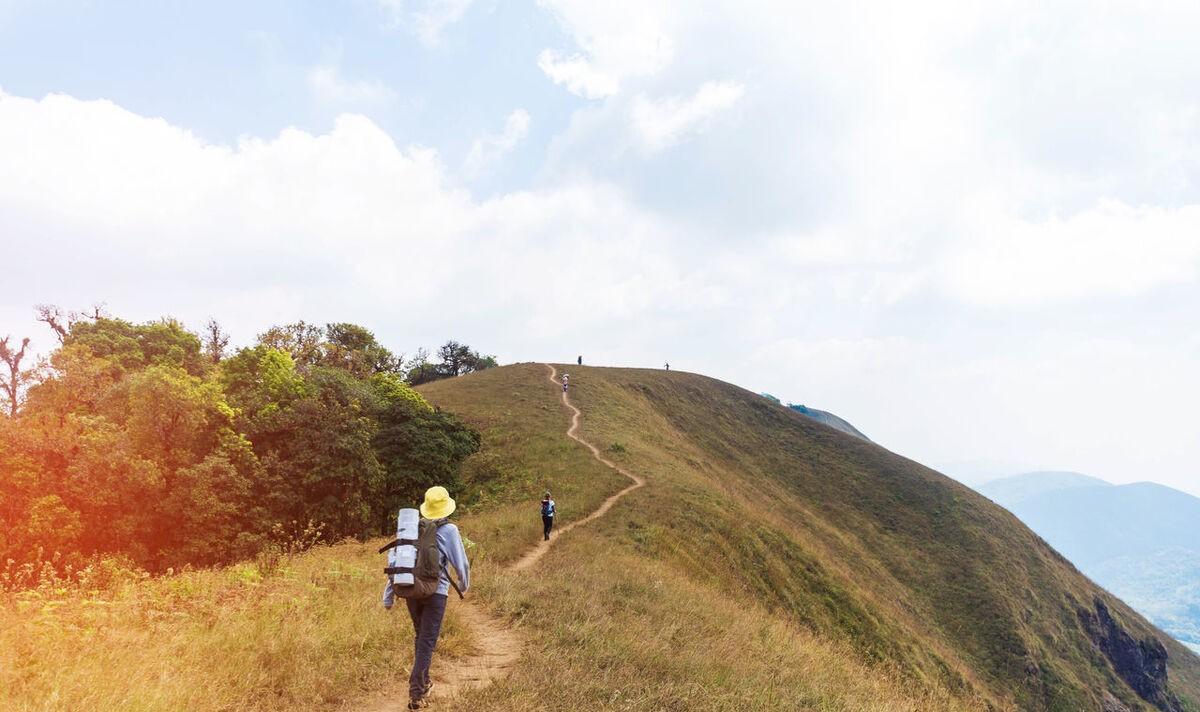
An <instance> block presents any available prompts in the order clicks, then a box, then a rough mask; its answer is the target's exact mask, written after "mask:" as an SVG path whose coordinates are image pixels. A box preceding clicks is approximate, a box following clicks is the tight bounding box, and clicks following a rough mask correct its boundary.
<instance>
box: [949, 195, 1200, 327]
mask: <svg viewBox="0 0 1200 712" xmlns="http://www.w3.org/2000/svg"><path fill="white" fill-rule="evenodd" d="M971 228H973V229H974V234H967V235H964V236H963V237H962V239H960V240H959V241H958V242H957V243H956V244H955V245H954V246H952V247H951V248H950V251H949V253H948V255H947V257H946V259H945V260H944V262H943V263H942V265H941V266H940V272H941V279H942V283H943V284H944V285H945V288H946V289H947V290H948V291H949V293H950V294H951V295H952V296H954V297H956V298H960V299H963V300H965V301H967V302H970V303H973V304H980V305H985V306H1034V307H1044V306H1046V305H1047V304H1051V303H1054V302H1059V301H1077V300H1081V299H1087V298H1091V297H1124V296H1131V295H1137V294H1141V293H1144V292H1147V291H1149V290H1152V289H1155V288H1159V287H1164V286H1169V285H1179V284H1194V283H1195V282H1196V281H1197V278H1198V276H1200V205H1188V206H1183V207H1179V208H1160V207H1152V206H1141V207H1132V206H1129V205H1126V204H1124V203H1121V202H1119V201H1111V200H1110V201H1104V202H1102V203H1100V204H1099V205H1098V206H1096V207H1094V208H1091V209H1088V210H1085V211H1082V212H1079V213H1077V214H1075V215H1072V216H1070V217H1068V218H1060V217H1050V218H1047V219H1045V220H1040V221H1035V220H1027V219H1019V218H1014V217H1009V216H1004V215H1000V214H996V213H994V212H993V213H984V214H983V215H977V216H975V219H974V220H973V224H972V225H971Z"/></svg>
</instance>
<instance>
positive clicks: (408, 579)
mask: <svg viewBox="0 0 1200 712" xmlns="http://www.w3.org/2000/svg"><path fill="white" fill-rule="evenodd" d="M420 522H421V512H420V510H417V509H412V508H408V509H401V510H400V514H399V515H397V517H396V538H397V539H405V540H409V541H416V540H417V532H418V531H420V529H419V525H420ZM416 564H417V547H415V546H413V545H411V544H401V545H400V546H397V547H395V548H393V549H392V550H391V551H390V552H388V566H394V567H402V568H409V569H411V568H412V567H413V566H416ZM413 583H415V579H414V578H413V575H412V574H411V573H407V574H392V584H394V585H396V586H411V585H413Z"/></svg>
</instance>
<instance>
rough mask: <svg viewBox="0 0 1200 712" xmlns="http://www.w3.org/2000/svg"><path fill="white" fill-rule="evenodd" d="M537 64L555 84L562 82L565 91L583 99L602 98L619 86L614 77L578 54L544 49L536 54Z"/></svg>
mask: <svg viewBox="0 0 1200 712" xmlns="http://www.w3.org/2000/svg"><path fill="white" fill-rule="evenodd" d="M537 64H538V68H539V69H541V70H542V71H543V72H545V74H546V76H548V77H550V79H552V80H553V81H554V83H555V84H562V85H563V86H565V87H566V88H567V91H569V92H571V93H572V94H575V95H577V96H581V97H583V98H585V99H603V98H604V97H606V96H612V95H613V94H616V93H617V91H618V90H619V89H620V88H621V84H620V81H619V80H618V79H617V78H616V77H613V76H609V75H608V74H605V73H604V72H602V71H600V70H598V69H596V68H595V67H594V66H593V64H592V62H591V61H590V60H588V59H587V58H586V57H584V56H583V55H580V54H573V55H571V56H569V57H564V56H562V55H561V54H559V53H558V52H556V51H555V50H552V49H544V50H542V52H541V53H540V54H539V55H538V60H537Z"/></svg>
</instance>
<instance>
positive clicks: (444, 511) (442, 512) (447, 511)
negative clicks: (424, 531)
mask: <svg viewBox="0 0 1200 712" xmlns="http://www.w3.org/2000/svg"><path fill="white" fill-rule="evenodd" d="M457 506H458V505H457V504H456V503H455V502H454V500H453V499H447V500H446V503H445V504H444V505H442V506H441V507H430V506H429V503H428V502H422V503H421V516H422V517H425V518H426V519H445V518H446V517H448V516H450V515H451V514H454V508H455V507H457Z"/></svg>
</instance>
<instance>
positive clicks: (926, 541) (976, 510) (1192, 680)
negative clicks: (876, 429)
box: [423, 365, 1200, 710]
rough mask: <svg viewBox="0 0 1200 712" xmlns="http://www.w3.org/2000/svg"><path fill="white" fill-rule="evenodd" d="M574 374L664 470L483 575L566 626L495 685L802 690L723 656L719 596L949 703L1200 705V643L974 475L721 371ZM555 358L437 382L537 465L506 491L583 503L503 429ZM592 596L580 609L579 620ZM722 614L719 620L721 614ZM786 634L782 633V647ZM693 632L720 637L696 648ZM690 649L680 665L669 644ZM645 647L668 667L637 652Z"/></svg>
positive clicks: (499, 597) (619, 448) (529, 531)
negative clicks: (1156, 619)
mask: <svg viewBox="0 0 1200 712" xmlns="http://www.w3.org/2000/svg"><path fill="white" fill-rule="evenodd" d="M571 374H572V397H573V398H574V400H575V402H576V404H577V405H578V406H579V407H580V409H581V410H582V412H583V425H582V428H581V434H582V435H583V436H584V437H585V438H587V439H588V440H589V441H591V442H593V443H596V444H599V445H600V446H601V447H602V448H603V449H604V450H605V453H606V455H607V456H609V457H610V458H611V459H613V460H614V461H616V462H617V463H618V464H620V465H622V466H623V467H626V468H627V469H630V470H631V471H635V472H638V473H640V474H641V475H642V476H644V477H645V479H646V480H647V485H646V487H645V488H643V489H642V490H641V491H639V493H638V495H637V497H636V501H629V502H624V503H622V504H619V505H618V506H617V507H614V508H613V510H612V512H611V513H610V514H609V515H608V516H606V517H605V518H604V519H603V520H601V521H599V522H597V523H596V524H595V525H594V526H592V527H589V529H586V530H580V531H579V532H577V533H573V534H572V535H571V537H574V540H564V541H563V542H562V546H560V547H559V548H558V550H557V551H555V552H553V553H552V554H550V555H549V556H548V557H547V559H546V561H545V562H543V564H542V565H543V566H545V567H546V572H547V574H546V577H545V578H542V577H541V576H535V577H534V578H533V580H513V579H512V578H511V577H510V576H507V575H501V576H497V577H496V579H495V580H493V581H492V582H488V583H484V584H483V586H485V587H486V588H485V590H484V594H485V595H486V596H487V597H488V598H490V599H492V600H493V601H495V602H496V603H497V604H498V610H499V611H501V612H507V613H508V614H509V615H512V616H513V617H515V618H516V619H517V620H518V621H522V622H525V623H530V624H533V626H534V631H533V632H534V635H535V637H536V636H538V635H539V633H540V632H539V631H538V630H537V628H536V626H537V624H538V623H537V622H538V621H545V620H547V616H548V619H549V620H550V621H554V623H553V624H552V625H553V627H554V630H555V634H554V635H549V636H545V637H543V638H542V639H541V645H542V646H544V647H543V649H544V650H546V651H547V653H548V655H549V657H548V658H546V659H542V660H539V661H537V662H538V665H537V667H538V668H539V669H541V668H542V667H543V666H544V667H545V670H542V671H541V672H539V673H536V675H535V673H532V672H523V673H518V674H517V675H515V676H514V677H515V678H516V679H514V680H511V681H509V682H506V683H503V684H501V685H498V686H495V690H496V691H495V692H494V694H497V695H502V694H504V693H503V689H504V688H508V689H509V690H510V691H512V690H519V689H527V685H528V684H529V683H530V682H533V681H534V680H529V679H522V677H523V676H524V675H535V679H536V680H541V681H542V682H543V683H544V685H543V687H554V686H556V685H559V684H560V683H559V682H556V681H561V680H572V679H575V677H574V676H573V675H572V674H570V670H571V669H573V668H572V666H579V665H583V666H584V667H585V668H593V666H599V667H598V669H600V670H604V671H605V673H604V674H603V675H602V679H601V680H596V679H594V678H591V679H589V680H588V681H587V682H586V683H583V682H582V680H583V679H586V678H580V679H581V682H580V684H586V685H587V686H588V687H591V688H599V689H598V690H597V691H599V690H607V692H605V693H604V694H613V693H614V692H615V691H617V690H619V691H620V692H621V694H630V695H633V696H634V698H635V699H640V700H641V701H642V702H643V703H645V704H649V701H650V697H649V696H650V695H652V693H651V692H650V691H649V690H651V689H657V686H658V685H660V684H663V683H664V681H666V682H668V683H670V684H669V686H670V687H671V689H674V690H676V694H678V690H680V689H683V688H684V687H686V686H687V685H688V684H693V685H694V684H696V680H695V679H694V678H691V679H690V681H689V675H690V674H691V672H695V670H696V666H697V665H700V666H701V667H702V668H703V669H704V670H705V671H706V674H705V679H706V680H707V681H708V682H707V684H705V685H703V686H702V690H701V691H697V692H696V693H695V694H694V695H693V696H692V698H691V699H695V700H696V702H697V704H700V703H701V702H702V701H704V702H707V703H711V702H712V700H713V699H714V698H716V697H719V696H720V695H723V694H730V695H732V696H733V698H734V699H736V698H737V697H738V696H740V695H741V694H744V692H739V691H744V690H746V689H758V688H760V687H761V686H762V685H764V684H765V685H767V688H766V689H767V690H768V691H776V692H777V693H778V694H787V689H788V686H785V685H783V684H782V683H781V681H780V680H779V679H777V678H776V676H778V675H779V674H780V673H779V672H771V673H769V674H768V673H767V672H766V671H763V672H760V673H759V672H756V673H753V674H755V675H763V677H762V678H755V679H756V682H755V684H754V685H743V684H742V683H740V682H739V683H731V682H730V678H731V677H734V676H735V675H739V674H741V675H747V674H751V673H749V672H748V671H746V670H743V669H741V668H739V667H738V666H744V665H746V664H747V660H746V659H745V658H747V657H753V656H738V660H736V661H732V660H728V659H711V658H710V657H709V655H711V653H712V651H711V650H710V649H709V648H708V647H707V646H706V645H702V644H700V643H699V642H698V641H705V640H707V639H708V638H709V637H710V636H712V635H714V634H716V631H720V630H727V629H728V628H729V627H730V623H729V622H728V621H724V620H723V618H724V616H726V615H731V613H729V611H733V610H736V611H737V612H738V616H739V621H743V620H744V617H745V616H751V617H752V620H762V621H770V622H771V625H776V624H780V623H782V624H783V625H786V626H791V625H798V626H801V627H802V628H804V629H807V630H809V631H811V633H812V634H813V635H815V636H816V637H815V638H812V639H811V640H812V643H811V645H814V646H816V645H818V641H819V645H821V646H825V645H831V644H832V645H835V646H845V647H844V649H845V650H848V651H852V653H853V657H854V658H855V659H856V660H858V661H861V662H863V663H864V664H866V665H868V666H869V667H870V669H871V670H874V671H876V672H878V673H879V674H880V675H882V676H883V677H882V678H881V679H886V680H896V681H899V683H898V684H899V685H901V687H902V689H903V690H904V694H906V695H909V696H911V695H927V696H929V699H937V700H940V702H939V704H944V705H950V706H953V707H964V708H965V707H973V706H974V707H978V706H988V705H991V706H993V707H997V708H1016V709H1026V710H1037V709H1061V710H1088V709H1097V710H1099V709H1101V708H1102V705H1104V704H1105V701H1106V700H1108V701H1109V704H1110V708H1111V709H1119V707H1116V706H1113V705H1115V704H1118V701H1119V704H1121V705H1124V706H1125V707H1127V708H1128V709H1154V708H1158V709H1197V708H1196V706H1195V702H1194V700H1198V699H1200V661H1198V660H1197V658H1196V657H1195V656H1193V655H1191V654H1190V653H1189V652H1187V651H1186V649H1185V648H1184V647H1183V646H1181V645H1179V644H1177V643H1175V642H1174V641H1172V640H1170V639H1169V638H1167V637H1166V636H1165V635H1163V634H1161V633H1160V632H1159V631H1157V630H1155V629H1153V628H1152V627H1151V626H1150V625H1149V624H1148V623H1146V622H1145V621H1144V620H1143V619H1142V618H1141V617H1139V616H1138V615H1137V614H1136V613H1134V612H1133V611H1132V610H1130V609H1129V608H1128V607H1127V606H1125V605H1124V604H1122V603H1121V602H1120V601H1118V600H1115V599H1113V598H1112V597H1111V596H1109V595H1108V594H1107V593H1105V592H1104V591H1102V590H1101V589H1099V588H1098V587H1096V586H1095V585H1094V584H1092V583H1091V582H1089V581H1088V580H1087V579H1086V578H1084V577H1083V576H1082V575H1080V574H1079V573H1078V572H1077V571H1075V569H1074V568H1073V567H1071V566H1070V565H1069V564H1068V563H1067V562H1066V561H1064V560H1063V559H1062V558H1061V557H1060V556H1059V555H1058V554H1057V553H1055V552H1054V551H1053V550H1051V549H1050V548H1049V547H1048V546H1047V545H1046V544H1045V543H1044V542H1042V541H1041V540H1040V539H1039V538H1038V537H1037V536H1036V535H1034V534H1033V533H1032V532H1030V531H1029V530H1028V529H1027V528H1026V527H1024V526H1023V525H1022V524H1020V523H1019V522H1018V521H1017V520H1016V519H1015V518H1014V517H1013V516H1012V515H1010V514H1009V513H1008V512H1006V511H1004V510H1003V509H1001V508H1000V507H997V506H996V505H994V504H992V503H991V502H989V501H987V500H986V499H985V498H983V497H981V496H979V495H977V494H976V493H974V492H972V491H971V490H969V489H968V488H966V487H964V486H961V485H959V484H957V483H955V482H953V481H951V480H949V479H947V478H945V477H943V476H941V475H939V474H937V473H936V472H933V471H931V470H929V469H927V468H924V467H922V466H920V465H918V464H916V463H914V462H911V461H909V460H906V459H904V458H902V457H899V456H897V455H894V454H892V453H890V452H887V451H886V450H883V449H882V448H879V447H877V446H875V445H872V444H870V443H868V442H864V441H862V440H860V439H857V438H853V437H850V436H847V435H845V434H843V433H840V432H837V431H835V430H833V429H831V428H828V427H825V426H823V425H820V424H818V423H815V422H813V421H811V420H809V419H808V418H805V417H803V416H801V415H799V414H796V413H791V412H789V411H787V410H786V409H781V408H776V407H773V406H772V405H771V404H770V403H768V402H766V401H764V400H763V399H762V398H760V397H758V396H756V395H754V394H751V393H749V392H747V391H744V390H742V389H740V388H737V387H735V386H731V385H729V384H725V383H721V382H718V381H715V380H712V379H709V378H705V377H702V376H696V375H692V374H686V373H678V372H670V373H667V372H660V371H647V370H627V369H602V368H588V367H583V368H579V367H576V366H572V367H571ZM544 378H545V375H544V370H543V369H542V367H540V366H537V365H522V366H514V367H509V368H504V369H499V370H497V371H494V372H485V373H481V374H476V375H473V376H471V377H467V378H462V379H456V380H454V381H444V382H439V383H436V384H432V386H430V387H427V388H425V389H423V393H424V394H425V395H426V397H428V398H429V399H430V400H431V401H433V402H434V403H437V404H438V405H440V406H442V407H444V408H447V409H448V410H451V411H454V412H456V413H458V414H460V415H462V416H463V417H465V418H466V419H468V420H469V421H472V422H474V423H476V424H477V425H478V426H479V427H481V428H482V429H483V431H484V433H485V438H484V440H485V443H484V451H483V452H482V453H481V454H480V455H479V456H477V457H478V458H480V459H481V460H489V459H490V461H491V462H492V463H493V464H494V465H495V464H500V463H502V464H503V466H502V469H506V470H508V471H511V472H519V473H523V475H524V477H525V482H524V484H522V485H521V487H519V488H517V489H516V490H512V489H510V490H508V492H507V494H506V495H505V497H512V498H513V500H512V501H517V499H519V498H520V495H524V498H525V501H526V502H531V501H533V500H535V499H536V495H537V493H538V492H537V491H538V490H539V489H540V488H541V487H542V486H546V485H548V486H550V487H551V488H552V489H554V490H555V498H556V500H558V502H559V504H560V508H564V509H566V510H567V511H569V508H570V507H571V506H572V501H573V498H574V497H575V496H576V494H575V493H572V492H570V491H569V490H568V491H567V492H566V493H565V494H564V491H563V490H562V488H560V487H557V486H556V485H555V483H554V479H555V476H554V475H553V474H551V473H546V472H542V471H540V469H541V468H543V467H545V466H546V465H547V460H546V459H544V458H542V457H540V456H539V454H538V453H537V452H534V451H529V450H527V449H526V448H525V447H524V446H523V445H522V444H521V443H518V442H514V441H512V440H511V439H506V438H504V437H499V438H497V437H495V435H489V429H495V428H500V429H503V428H506V427H511V423H512V422H513V420H512V419H513V418H519V417H521V411H522V410H523V408H522V407H521V404H522V403H523V402H524V401H525V399H526V398H528V397H529V394H531V393H537V392H539V390H540V389H544V386H543V385H541V383H540V382H539V381H541V380H542V379H544ZM506 424H508V425H506ZM485 480H486V478H483V479H474V480H473V481H478V482H484V481H485ZM599 481H600V480H599V479H597V482H599ZM613 486H614V485H612V484H607V485H604V487H606V488H607V489H609V490H611V488H612V487H613ZM519 490H523V491H519ZM496 511H511V509H506V508H503V507H501V508H498V509H497V510H496ZM488 517H491V518H488ZM496 517H499V519H495V518H496ZM521 517H523V519H521V518H519V519H516V520H510V519H509V518H508V515H503V516H501V515H483V517H481V519H480V520H479V522H480V524H482V523H483V522H485V521H487V522H489V524H488V525H487V526H484V527H483V529H484V530H485V531H483V532H482V536H481V537H480V538H481V540H482V541H483V542H484V544H485V548H491V547H493V546H495V547H498V553H497V554H496V555H497V556H499V557H500V558H501V560H503V559H504V558H505V557H506V556H512V555H513V554H512V553H507V554H506V553H504V552H503V549H504V546H505V545H504V544H503V543H502V542H503V541H504V540H506V539H509V538H511V537H512V536H513V535H516V536H518V537H524V538H526V540H528V539H529V538H532V536H534V532H535V531H536V526H537V523H536V516H534V514H533V513H530V514H528V515H524V514H523V515H521ZM501 520H502V521H501ZM472 524H473V522H472V521H471V520H469V519H468V520H465V521H464V527H465V528H466V527H470V526H471V525H472ZM497 524H499V526H497ZM468 531H471V530H470V529H468ZM510 532H512V534H510ZM518 532H519V533H518ZM493 541H494V542H495V544H493V543H492V542H493ZM489 555H490V554H489ZM631 573H632V574H633V575H632V576H631ZM482 580H484V581H486V580H487V579H486V578H484V579H482ZM581 582H587V586H586V587H584V588H580V587H579V584H580V583H581ZM597 591H599V592H601V593H604V592H607V593H608V594H609V595H600V594H597ZM683 591H686V592H687V593H686V596H685V597H686V598H687V599H688V600H691V601H692V605H689V606H687V607H686V608H684V609H683V611H684V612H686V615H683V613H681V610H680V609H677V608H674V601H675V598H676V597H678V596H684V595H685V594H684V593H683ZM576 596H578V597H580V598H581V599H582V600H576V599H575V597H576ZM713 611H723V613H722V614H721V615H717V616H714V615H713ZM579 615H584V618H583V622H582V623H576V624H573V625H566V624H564V623H563V622H562V621H565V620H574V619H575V617H576V616H579ZM527 616H528V617H530V619H529V620H525V619H526V617H527ZM696 619H700V620H703V621H704V623H703V624H699V625H701V629H700V630H696V628H695V626H696V625H698V623H697V620H696ZM579 626H582V629H581V628H580V627H579ZM705 626H715V627H714V628H711V629H707V633H704V632H702V631H703V630H705ZM631 630H632V631H639V634H642V633H652V636H653V638H654V642H653V649H654V650H655V652H654V653H653V654H650V653H645V654H648V655H650V658H649V659H648V660H643V659H640V658H639V655H640V654H642V653H644V652H645V651H641V652H637V651H636V649H637V648H639V646H643V645H650V643H649V642H647V641H646V640H644V639H642V638H636V637H635V638H633V639H631V638H630V635H631V633H630V631H631ZM764 635H766V633H764ZM571 641H574V643H575V644H566V645H564V643H571ZM584 643H586V644H584ZM595 646H600V648H601V649H602V650H606V651H607V653H601V652H599V651H597V650H594V649H593V648H594V647H595ZM774 647H775V646H768V649H769V650H771V651H772V652H771V654H772V655H777V654H782V651H775V650H774ZM821 649H822V650H824V648H821ZM698 652H704V653H706V654H705V655H702V656H701V658H700V659H699V660H696V659H694V658H693V656H694V655H696V654H697V653H698ZM760 654H766V653H765V651H764V652H763V653H760ZM685 660H686V661H688V662H687V663H686V665H685V667H683V668H678V667H675V666H674V664H672V663H671V662H670V661H674V663H677V664H679V665H684V661H685ZM780 662H781V668H784V669H788V670H790V671H791V672H792V674H796V673H795V670H796V669H797V668H794V667H793V666H792V665H783V664H782V661H780ZM1164 662H1165V668H1166V672H1164V670H1163V669H1162V668H1163V667H1164ZM794 664H795V663H793V665H794ZM645 665H650V666H651V668H652V669H654V671H655V675H654V677H655V680H654V682H653V684H651V683H650V682H649V681H645V680H643V676H642V675H641V674H640V673H639V670H641V669H644V666H645ZM664 665H666V668H665V669H664V667H663V666H664ZM564 666H565V667H564ZM685 670H686V671H688V674H687V675H685V674H684V672H685ZM801 677H803V675H801ZM792 684H795V683H792V682H789V683H788V685H792ZM725 685H729V686H730V687H725ZM647 686H648V687H647ZM639 695H640V697H639ZM657 699H659V700H660V702H659V703H661V704H666V703H665V702H662V699H664V698H657ZM666 699H671V700H675V699H676V697H674V696H672V697H670V698H666ZM576 701H577V700H576ZM656 704H658V703H656ZM674 704H675V706H676V707H679V708H690V707H691V705H688V704H681V703H674ZM925 704H926V706H930V705H931V704H932V703H930V702H928V701H927V702H926V703H925ZM551 706H552V707H553V706H554V705H551ZM650 706H653V705H650ZM752 706H753V705H752ZM767 706H768V707H769V706H770V705H767ZM466 708H467V707H464V709H466Z"/></svg>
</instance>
